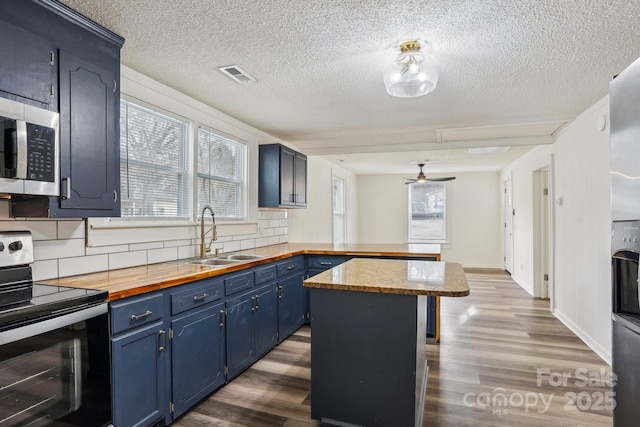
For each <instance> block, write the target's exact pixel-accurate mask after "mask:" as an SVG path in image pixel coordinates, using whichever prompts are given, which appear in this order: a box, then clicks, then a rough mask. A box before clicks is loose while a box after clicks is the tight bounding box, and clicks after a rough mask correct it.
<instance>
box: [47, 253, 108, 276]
mask: <svg viewBox="0 0 640 427" xmlns="http://www.w3.org/2000/svg"><path fill="white" fill-rule="evenodd" d="M108 269H109V256H108V255H92V256H84V257H76V258H62V259H59V260H58V274H59V275H60V277H66V276H75V275H77V274H87V273H95V272H96V271H106V270H108Z"/></svg>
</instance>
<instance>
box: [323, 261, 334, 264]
mask: <svg viewBox="0 0 640 427" xmlns="http://www.w3.org/2000/svg"><path fill="white" fill-rule="evenodd" d="M320 265H333V263H332V262H328V261H320Z"/></svg>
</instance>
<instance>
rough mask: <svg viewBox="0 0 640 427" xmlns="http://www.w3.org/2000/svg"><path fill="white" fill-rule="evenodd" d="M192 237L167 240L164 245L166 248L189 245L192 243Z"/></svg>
mask: <svg viewBox="0 0 640 427" xmlns="http://www.w3.org/2000/svg"><path fill="white" fill-rule="evenodd" d="M191 244H192V243H191V239H184V240H166V241H165V242H164V247H165V248H173V247H176V246H189V245H191Z"/></svg>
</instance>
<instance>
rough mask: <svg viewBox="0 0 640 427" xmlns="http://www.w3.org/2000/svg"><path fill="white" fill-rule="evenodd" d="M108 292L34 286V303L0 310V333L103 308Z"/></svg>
mask: <svg viewBox="0 0 640 427" xmlns="http://www.w3.org/2000/svg"><path fill="white" fill-rule="evenodd" d="M108 295H109V293H108V292H107V291H100V290H93V289H80V288H69V287H65V286H55V285H45V284H42V283H34V284H33V287H32V296H31V299H30V300H28V301H25V302H21V303H18V304H14V305H9V306H4V307H1V308H0V331H5V330H8V329H12V328H15V327H18V326H23V325H27V324H30V323H34V322H37V321H40V320H46V319H50V318H54V317H58V316H62V315H64V314H67V313H71V312H74V311H78V310H82V309H85V308H87V307H90V306H93V305H97V304H101V303H103V302H105V301H106V300H107V297H108Z"/></svg>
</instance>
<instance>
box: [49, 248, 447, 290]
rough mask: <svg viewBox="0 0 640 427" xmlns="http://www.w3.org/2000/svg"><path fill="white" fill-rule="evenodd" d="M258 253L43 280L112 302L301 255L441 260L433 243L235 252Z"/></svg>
mask: <svg viewBox="0 0 640 427" xmlns="http://www.w3.org/2000/svg"><path fill="white" fill-rule="evenodd" d="M234 253H236V254H255V255H260V256H262V257H263V258H261V259H258V260H252V261H246V262H241V263H237V264H232V265H229V266H224V267H221V268H220V267H219V268H211V267H208V266H202V265H193V264H188V263H187V262H188V260H178V261H170V262H163V263H158V264H149V265H143V266H137V267H129V268H122V269H118V270H110V271H102V272H98V273H89V274H81V275H77V276H70V277H63V278H59V279H50V280H40V281H39V282H40V283H46V284H51V285H58V286H70V287H76V288H85V289H100V290H106V291H108V292H109V301H116V300H119V299H122V298H127V297H131V296H135V295H140V294H144V293H147V292H152V291H156V290H160V289H165V288H169V287H172V286H176V285H181V284H185V283H189V282H194V281H196V280H201V279H206V278H209V277H215V276H219V275H222V274H226V273H231V272H234V271H239V270H243V269H246V268H251V267H255V266H258V265H261V264H266V263H270V262H273V261H278V260H281V259H286V258H290V257H293V256H297V255H346V256H368V257H411V258H418V259H419V258H432V259H433V258H435V259H437V260H439V259H440V254H439V253H437V251H436V250H434V246H433V245H424V244H407V245H404V244H346V245H332V244H324V243H283V244H278V245H271V246H264V247H260V248H255V249H249V250H243V251H239V252H234Z"/></svg>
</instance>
